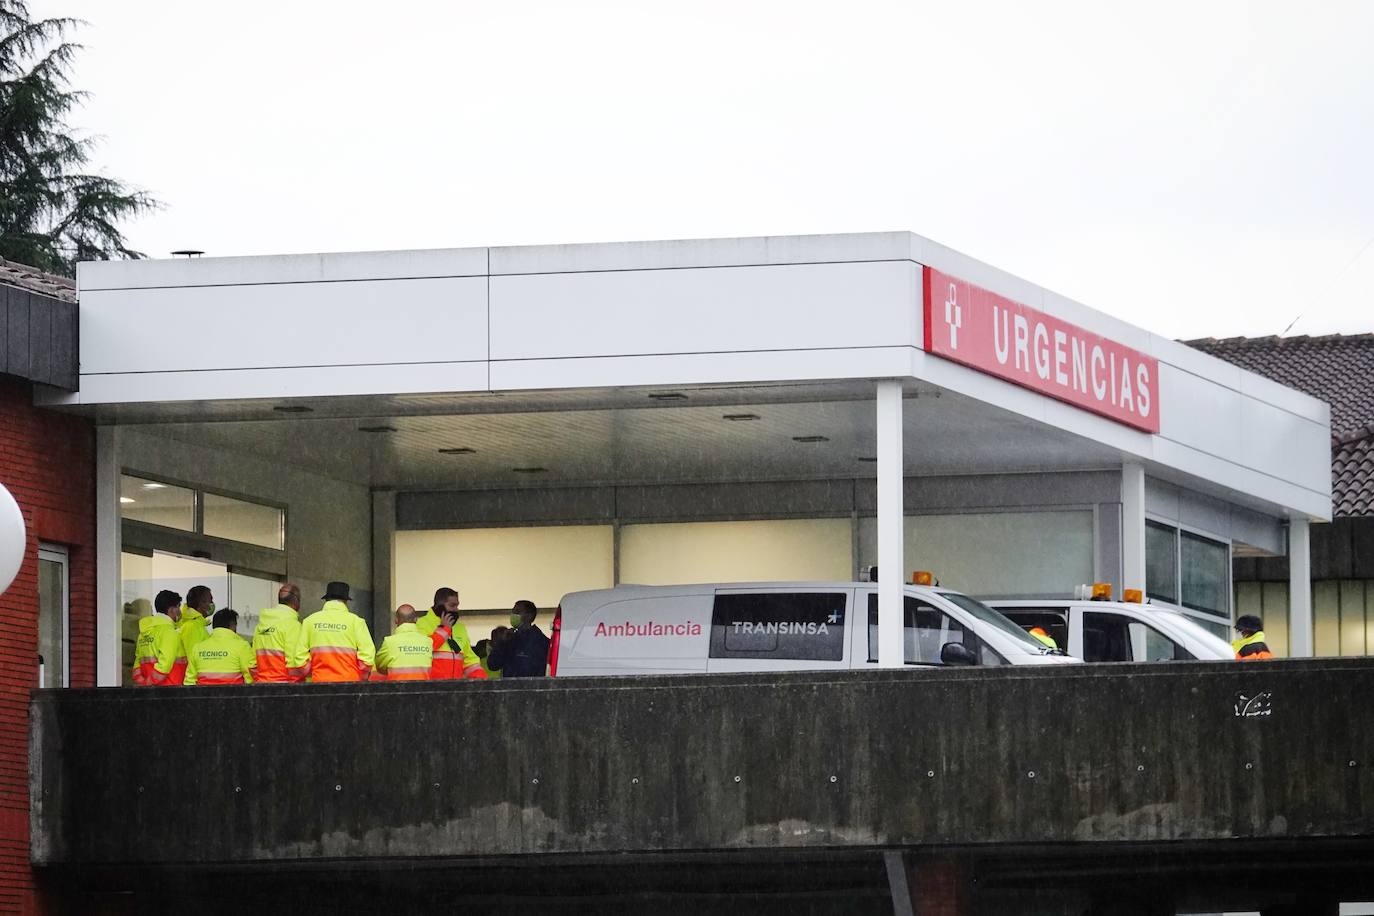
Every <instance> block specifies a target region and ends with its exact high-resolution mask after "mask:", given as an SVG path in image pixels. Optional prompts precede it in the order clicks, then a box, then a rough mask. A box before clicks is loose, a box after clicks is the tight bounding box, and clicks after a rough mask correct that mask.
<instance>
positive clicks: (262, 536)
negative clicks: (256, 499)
mask: <svg viewBox="0 0 1374 916" xmlns="http://www.w3.org/2000/svg"><path fill="white" fill-rule="evenodd" d="M204 500H205V510H204V511H205V517H204V528H205V530H204V532H203V533H204V534H208V535H210V536H211V537H217V538H224V539H226V540H229V541H240V542H241V543H244V544H257V545H258V546H259V547H270V548H272V549H273V550H281V549H282V544H283V538H284V535H285V529H286V523H285V522H286V513H285V512H283V511H282V510H281V509H278V508H276V507H275V506H264V505H261V504H259V503H250V502H246V501H245V500H242V499H230V498H229V497H228V496H218V495H216V494H214V493H206V494H205V495H204Z"/></svg>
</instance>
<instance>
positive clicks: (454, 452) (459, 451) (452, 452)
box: [439, 445, 477, 455]
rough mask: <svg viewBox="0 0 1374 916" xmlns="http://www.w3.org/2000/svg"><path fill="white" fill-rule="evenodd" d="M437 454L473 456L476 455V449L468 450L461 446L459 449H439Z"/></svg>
mask: <svg viewBox="0 0 1374 916" xmlns="http://www.w3.org/2000/svg"><path fill="white" fill-rule="evenodd" d="M439 454H441V455H475V454H477V449H475V448H468V447H467V446H465V445H464V446H461V447H459V448H441V449H439Z"/></svg>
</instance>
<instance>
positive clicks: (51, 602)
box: [38, 545, 68, 687]
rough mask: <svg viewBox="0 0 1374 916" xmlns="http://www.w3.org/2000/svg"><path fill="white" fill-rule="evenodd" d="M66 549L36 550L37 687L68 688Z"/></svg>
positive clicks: (47, 548) (42, 547) (42, 548)
mask: <svg viewBox="0 0 1374 916" xmlns="http://www.w3.org/2000/svg"><path fill="white" fill-rule="evenodd" d="M67 645H68V638H67V549H66V548H65V547H49V546H47V545H43V546H41V547H40V548H39V550H38V671H39V678H38V686H39V687H66V686H67Z"/></svg>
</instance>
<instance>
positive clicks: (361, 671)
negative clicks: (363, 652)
mask: <svg viewBox="0 0 1374 916" xmlns="http://www.w3.org/2000/svg"><path fill="white" fill-rule="evenodd" d="M365 671H366V666H364V665H362V664H360V663H359V661H358V650H357V649H354V648H350V647H347V646H312V647H311V649H310V679H311V680H312V681H314V682H315V683H317V684H327V683H337V682H339V681H360V680H363V679H364V677H365Z"/></svg>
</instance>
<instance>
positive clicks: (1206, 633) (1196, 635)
mask: <svg viewBox="0 0 1374 916" xmlns="http://www.w3.org/2000/svg"><path fill="white" fill-rule="evenodd" d="M1160 611H1161V612H1162V613H1160V615H1159V616H1160V617H1163V618H1164V620H1166V621H1167V622H1168V624H1169V625H1171V626H1175V627H1178V628H1179V629H1180V630H1183V631H1185V632H1187V633H1188V634H1190V635H1191V636H1192V637H1193V639H1195V640H1196V641H1198V642H1199V643H1202V644H1203V645H1205V646H1210V647H1211V648H1212V651H1213V652H1214V653H1216V656H1217V658H1231V657H1232V656H1233V655H1234V654H1235V650H1234V649H1232V648H1231V644H1230V643H1229V642H1227V641H1226V640H1224V639H1222V638H1221V637H1220V636H1218V635H1217V634H1215V633H1213V632H1212V631H1211V630H1209V629H1207V628H1206V627H1204V626H1203V625H1202V624H1200V623H1198V622H1197V621H1196V620H1193V619H1192V618H1191V617H1189V616H1188V615H1187V614H1184V613H1182V612H1180V611H1175V610H1172V609H1169V610H1166V609H1163V608H1161V609H1160ZM1166 615H1167V616H1166Z"/></svg>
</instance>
